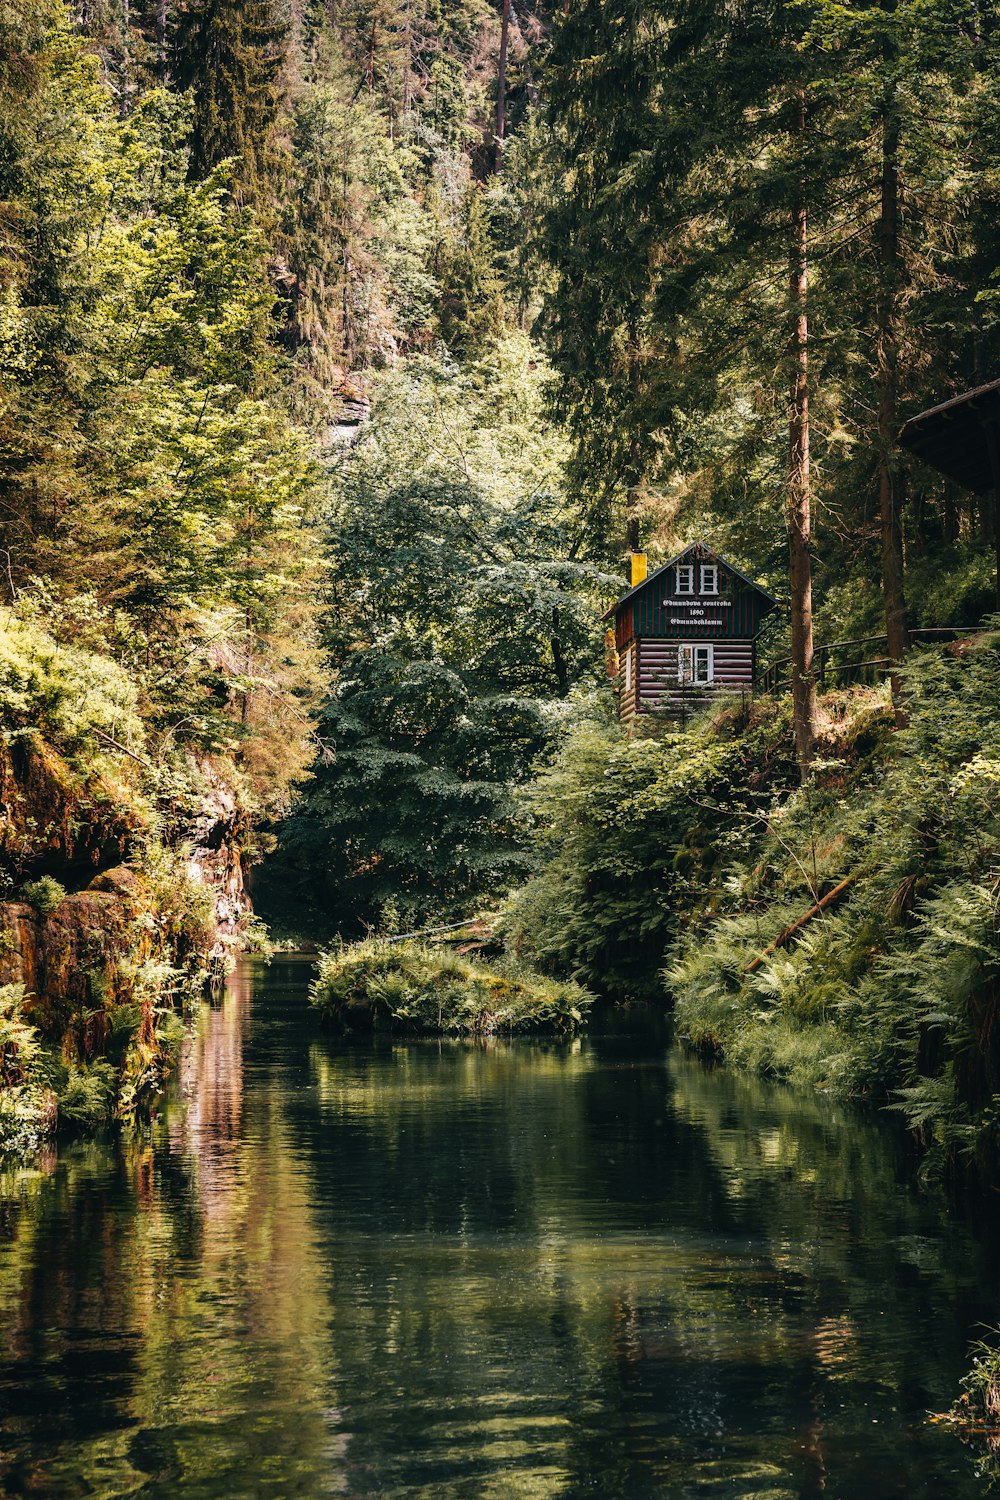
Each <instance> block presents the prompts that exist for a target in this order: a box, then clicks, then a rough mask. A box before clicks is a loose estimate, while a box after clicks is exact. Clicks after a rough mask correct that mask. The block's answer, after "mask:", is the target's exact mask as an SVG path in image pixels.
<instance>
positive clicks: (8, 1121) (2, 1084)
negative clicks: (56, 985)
mask: <svg viewBox="0 0 1000 1500" xmlns="http://www.w3.org/2000/svg"><path fill="white" fill-rule="evenodd" d="M24 1008H25V993H24V986H23V985H19V984H7V985H0V1154H2V1153H4V1152H24V1151H28V1150H31V1149H32V1148H33V1147H34V1146H37V1145H38V1143H39V1141H41V1140H42V1139H43V1138H44V1137H45V1136H46V1135H48V1134H49V1133H50V1132H51V1131H52V1129H53V1128H54V1125H55V1118H56V1115H55V1100H54V1098H53V1096H52V1094H51V1092H50V1091H49V1090H48V1089H47V1088H46V1086H45V1082H44V1078H43V1072H42V1066H41V1064H42V1047H41V1041H40V1039H39V1036H38V1032H37V1031H36V1030H35V1028H34V1027H33V1026H31V1025H29V1024H28V1022H27V1021H26V1020H25V1019H24Z"/></svg>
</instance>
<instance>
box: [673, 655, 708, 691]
mask: <svg viewBox="0 0 1000 1500" xmlns="http://www.w3.org/2000/svg"><path fill="white" fill-rule="evenodd" d="M714 680H715V663H714V661H713V659H712V647H711V646H694V645H692V646H678V648H677V681H678V682H681V683H684V684H686V685H687V686H688V687H707V686H708V684H709V683H710V682H714Z"/></svg>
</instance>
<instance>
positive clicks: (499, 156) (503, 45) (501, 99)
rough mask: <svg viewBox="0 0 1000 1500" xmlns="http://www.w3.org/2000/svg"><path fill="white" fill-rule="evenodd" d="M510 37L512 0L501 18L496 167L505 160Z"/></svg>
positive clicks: (504, 4) (505, 5) (505, 0)
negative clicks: (504, 141) (504, 146)
mask: <svg viewBox="0 0 1000 1500" xmlns="http://www.w3.org/2000/svg"><path fill="white" fill-rule="evenodd" d="M509 35H510V0H503V12H502V14H501V18H500V63H499V66H498V68H497V141H496V157H495V166H496V170H497V171H498V172H499V170H500V165H501V162H502V160H503V138H504V132H505V130H506V128H507V41H508V37H509Z"/></svg>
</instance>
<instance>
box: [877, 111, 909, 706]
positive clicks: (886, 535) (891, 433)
mask: <svg viewBox="0 0 1000 1500" xmlns="http://www.w3.org/2000/svg"><path fill="white" fill-rule="evenodd" d="M898 154H899V120H898V117H897V115H896V105H895V97H894V90H893V93H892V94H890V95H889V96H888V97H887V99H886V103H885V108H884V112H883V117H882V200H881V212H880V217H879V271H880V278H879V279H880V286H879V295H878V345H877V387H878V446H879V476H878V489H879V515H880V519H881V530H882V594H883V598H884V601H885V633H886V642H887V653H888V656H889V660H890V661H891V662H894V663H898V662H902V660H903V658H904V657H905V655H906V644H907V642H906V598H905V595H904V592H903V533H902V529H901V526H900V514H901V512H902V508H903V500H904V489H903V473H902V469H901V467H900V462H899V449H898V447H897V445H896V433H897V429H898V427H899V418H898V414H897V410H896V377H897V366H898V361H899V344H898V339H897V336H896V320H895V300H896V289H897V285H898V280H899V163H898V160H897V157H898ZM890 681H891V683H892V701H893V703H894V704H895V706H896V722H897V723H898V724H900V725H902V724H903V723H905V721H906V715H905V712H904V709H903V681H902V678H901V676H900V674H899V672H898V671H893V672H892V673H891V675H890Z"/></svg>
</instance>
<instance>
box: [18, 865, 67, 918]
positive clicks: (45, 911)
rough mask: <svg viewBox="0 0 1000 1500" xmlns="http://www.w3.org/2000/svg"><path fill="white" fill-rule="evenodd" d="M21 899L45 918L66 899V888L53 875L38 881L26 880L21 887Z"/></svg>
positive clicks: (42, 876)
mask: <svg viewBox="0 0 1000 1500" xmlns="http://www.w3.org/2000/svg"><path fill="white" fill-rule="evenodd" d="M21 897H22V899H23V900H24V901H27V903H28V905H29V906H33V907H34V908H35V910H36V911H37V912H39V913H40V914H41V915H42V916H43V917H47V916H48V915H49V913H50V912H53V911H55V909H56V907H57V906H58V905H59V903H60V901H64V900H65V899H66V887H65V886H63V885H60V884H59V881H58V880H55V879H53V877H52V876H51V875H40V876H39V877H38V879H37V880H26V881H25V883H24V885H22V887H21Z"/></svg>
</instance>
